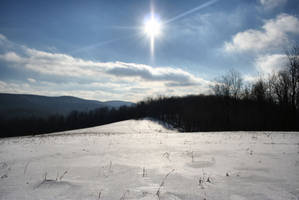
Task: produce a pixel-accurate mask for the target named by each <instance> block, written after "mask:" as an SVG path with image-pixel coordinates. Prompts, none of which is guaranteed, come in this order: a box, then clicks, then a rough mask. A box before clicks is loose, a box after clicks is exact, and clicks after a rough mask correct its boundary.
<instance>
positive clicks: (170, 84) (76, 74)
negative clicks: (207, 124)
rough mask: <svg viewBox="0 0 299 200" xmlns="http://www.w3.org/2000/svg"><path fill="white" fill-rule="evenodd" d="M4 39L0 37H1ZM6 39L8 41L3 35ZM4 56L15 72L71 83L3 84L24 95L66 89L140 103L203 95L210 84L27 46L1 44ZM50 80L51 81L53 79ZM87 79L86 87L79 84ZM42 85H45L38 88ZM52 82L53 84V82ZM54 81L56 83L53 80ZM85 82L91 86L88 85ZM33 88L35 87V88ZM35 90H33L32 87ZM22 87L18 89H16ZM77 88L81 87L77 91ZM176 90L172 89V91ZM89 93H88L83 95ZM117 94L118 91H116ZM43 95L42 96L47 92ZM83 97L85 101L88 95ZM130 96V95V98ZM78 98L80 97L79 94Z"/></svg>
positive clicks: (182, 74) (168, 71) (167, 71)
mask: <svg viewBox="0 0 299 200" xmlns="http://www.w3.org/2000/svg"><path fill="white" fill-rule="evenodd" d="M0 39H1V38H0ZM3 40H7V39H6V38H5V36H3ZM0 47H1V48H2V50H4V53H2V54H0V60H1V61H2V62H5V63H7V64H9V66H13V67H14V68H15V69H16V70H18V68H22V69H24V68H25V69H26V70H27V71H29V72H30V71H31V72H35V73H37V74H41V75H46V76H48V77H53V80H54V79H55V78H57V77H60V78H65V79H67V78H70V79H71V80H72V83H70V84H65V83H62V84H61V83H60V84H57V83H51V84H50V83H49V81H48V82H45V81H43V80H38V78H36V77H30V78H28V79H27V83H26V84H29V85H27V86H28V87H25V85H23V86H21V84H17V85H14V84H12V83H6V82H2V85H3V84H8V85H6V88H7V87H9V88H11V89H9V90H7V89H4V88H5V87H1V88H0V90H1V91H6V92H11V91H17V92H18V93H20V91H23V92H25V93H28V92H29V93H36V91H39V93H40V92H41V91H45V92H46V93H49V94H57V93H59V92H55V90H56V91H60V93H61V89H63V95H66V94H68V95H69V94H70V93H71V94H73V91H76V92H78V93H77V94H85V95H86V94H88V95H91V98H93V97H94V96H97V97H98V95H95V94H94V92H95V91H96V92H97V94H102V95H106V98H105V97H103V96H102V99H104V100H105V99H107V96H109V99H111V96H113V97H115V98H117V96H118V98H117V99H124V97H126V99H124V100H137V99H142V98H144V97H145V96H151V95H158V94H164V95H174V94H175V95H182V94H190V93H192V92H196V93H204V92H207V91H208V85H209V84H210V82H209V81H207V80H204V79H202V78H200V77H198V76H195V75H193V74H191V73H190V72H187V71H184V70H182V69H180V68H173V67H152V66H149V65H144V64H138V63H126V62H120V61H115V62H96V61H90V60H84V59H81V58H76V57H73V56H70V55H67V54H62V53H53V52H46V51H41V50H37V49H32V48H28V47H26V46H19V49H17V50H16V49H15V48H13V49H10V48H7V47H3V46H1V45H0ZM50 79H51V78H50ZM80 80H84V84H85V85H84V84H82V83H80ZM37 81H39V83H43V84H41V85H39V86H37V85H38V84H36V83H37ZM50 82H51V81H50ZM53 82H55V81H53ZM86 82H87V83H88V84H86ZM33 85H34V86H33ZM29 86H30V87H31V88H33V89H30V87H29ZM18 87H19V90H20V91H19V90H18V89H17V88H18ZM74 88H79V89H76V90H74ZM133 88H139V89H142V90H143V91H146V92H143V93H140V92H137V90H134V89H133ZM170 88H174V91H175V92H173V90H169V89H170ZM83 91H86V92H87V93H84V92H83ZM115 91H116V92H115ZM45 92H43V94H44V93H45ZM85 95H84V97H85V98H86V96H85ZM127 95H129V96H127ZM76 96H78V95H76Z"/></svg>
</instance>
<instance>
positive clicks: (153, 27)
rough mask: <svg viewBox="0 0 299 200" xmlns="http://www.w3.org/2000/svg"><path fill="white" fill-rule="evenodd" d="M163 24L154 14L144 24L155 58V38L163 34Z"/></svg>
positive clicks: (152, 54)
mask: <svg viewBox="0 0 299 200" xmlns="http://www.w3.org/2000/svg"><path fill="white" fill-rule="evenodd" d="M161 28H162V23H161V21H160V20H159V18H157V17H156V16H155V15H154V14H153V13H152V14H151V16H150V18H148V19H147V20H145V22H144V28H143V29H144V32H145V34H146V35H147V36H148V37H149V39H150V47H151V56H152V58H153V57H154V48H155V38H156V37H157V36H159V35H160V34H161Z"/></svg>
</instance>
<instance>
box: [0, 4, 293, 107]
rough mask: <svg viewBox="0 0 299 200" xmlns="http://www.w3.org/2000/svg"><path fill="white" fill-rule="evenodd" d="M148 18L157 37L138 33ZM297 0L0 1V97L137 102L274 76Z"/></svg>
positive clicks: (282, 58) (287, 40)
mask: <svg viewBox="0 0 299 200" xmlns="http://www.w3.org/2000/svg"><path fill="white" fill-rule="evenodd" d="M151 16H154V17H155V19H157V20H158V23H159V24H160V30H159V32H160V34H158V35H157V36H155V37H154V39H153V41H154V46H152V44H151V39H152V38H151V37H149V36H148V34H146V32H145V28H144V27H145V25H146V21H147V20H148V19H149V18H150V17H151ZM298 41H299V3H298V0H186V1H182V0H149V1H146V0H126V1H124V0H113V1H109V0H97V1H96V0H94V1H92V0H86V1H83V0H63V1H61V0H59V1H56V0H51V1H40V0H38V1H37V0H36V1H33V0H26V1H23V0H19V1H16V0H1V3H0V92H3V93H22V94H38V95H46V96H63V95H71V96H77V97H81V98H86V99H94V100H100V101H107V100H126V101H132V102H137V101H140V100H143V99H145V98H147V97H156V96H160V95H162V96H173V95H174V96H181V95H189V94H209V93H210V92H211V91H210V86H211V85H213V83H214V82H215V80H216V79H217V77H219V76H221V75H223V74H225V73H227V72H228V71H229V70H231V69H235V70H237V71H239V72H240V73H241V74H242V77H243V79H244V81H245V82H246V81H252V80H254V79H255V78H256V77H258V76H260V74H269V73H272V72H275V71H278V70H280V69H283V67H284V66H285V62H287V59H286V56H285V53H284V52H285V51H286V49H288V48H289V47H291V46H292V45H293V44H295V43H297V44H298Z"/></svg>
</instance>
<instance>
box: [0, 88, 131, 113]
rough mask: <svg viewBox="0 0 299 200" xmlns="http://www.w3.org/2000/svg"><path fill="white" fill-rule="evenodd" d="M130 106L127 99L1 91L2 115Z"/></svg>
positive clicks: (0, 109)
mask: <svg viewBox="0 0 299 200" xmlns="http://www.w3.org/2000/svg"><path fill="white" fill-rule="evenodd" d="M123 105H126V106H130V105H132V103H131V102H125V101H107V102H101V101H95V100H86V99H81V98H77V97H72V96H60V97H48V96H39V95H30V94H5V93H0V117H2V118H13V117H31V116H35V117H47V116H49V115H53V114H61V115H67V114H69V113H70V112H71V111H73V110H77V111H89V110H93V109H96V108H102V107H109V108H118V107H120V106H123Z"/></svg>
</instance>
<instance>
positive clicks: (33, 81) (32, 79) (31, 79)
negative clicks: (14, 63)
mask: <svg viewBox="0 0 299 200" xmlns="http://www.w3.org/2000/svg"><path fill="white" fill-rule="evenodd" d="M27 81H29V82H30V83H36V80H35V79H34V78H27Z"/></svg>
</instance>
